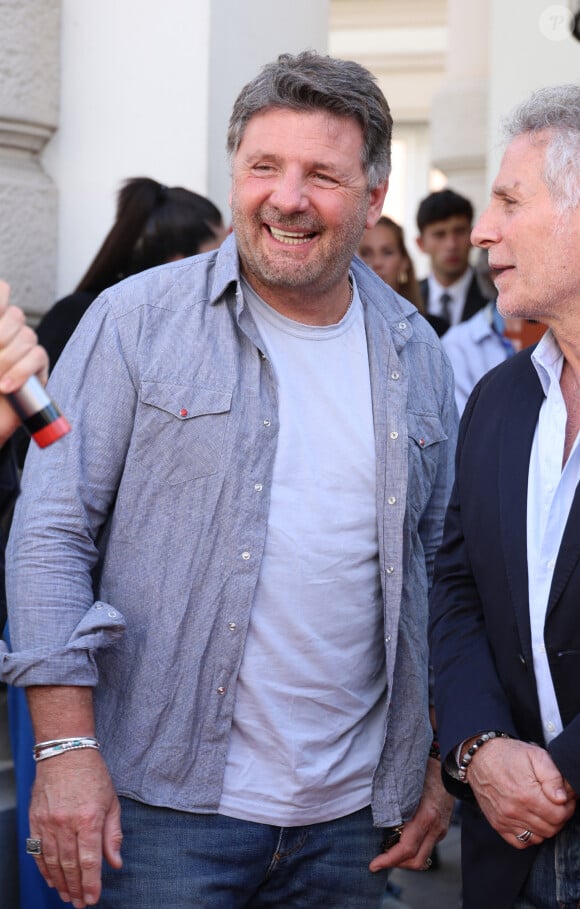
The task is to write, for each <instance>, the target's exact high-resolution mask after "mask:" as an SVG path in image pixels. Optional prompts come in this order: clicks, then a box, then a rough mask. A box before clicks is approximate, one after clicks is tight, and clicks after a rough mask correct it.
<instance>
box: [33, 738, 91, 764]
mask: <svg viewBox="0 0 580 909" xmlns="http://www.w3.org/2000/svg"><path fill="white" fill-rule="evenodd" d="M81 748H96V749H97V751H100V748H101V746H100V745H99V743H98V742H97V740H96V739H93V738H91V737H90V736H84V735H81V736H77V737H76V738H70V739H51V740H50V741H49V742H39V743H38V744H37V745H35V746H34V748H33V749H32V757H33V758H34V760H35V761H36V762H37V763H38V761H46V760H47V759H48V758H51V757H56V755H57V754H64V753H65V751H79V750H80V749H81Z"/></svg>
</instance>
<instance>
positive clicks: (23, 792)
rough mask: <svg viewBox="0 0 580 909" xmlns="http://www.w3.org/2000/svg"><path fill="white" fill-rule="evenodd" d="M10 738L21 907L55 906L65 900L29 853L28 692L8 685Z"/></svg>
mask: <svg viewBox="0 0 580 909" xmlns="http://www.w3.org/2000/svg"><path fill="white" fill-rule="evenodd" d="M8 703H9V716H10V738H11V741H12V753H13V756H14V770H15V774H16V817H17V837H18V842H17V847H18V877H19V885H20V902H19V904H18V905H19V909H56V907H59V906H61V907H62V906H65V905H69V904H66V903H63V902H62V900H61V899H60V897H59V895H58V893H57V892H56V890H52V889H51V888H50V887H49V886H48V885H47V884H46V882H45V880H44V878H43V877H42V875H41V874H40V872H39V870H38V868H37V867H36V862H35V860H34V859H33V858H32V856H31V855H27V854H26V849H25V843H26V837H28V836H30V826H29V823H28V805H29V803H30V793H31V791H32V784H33V783H34V775H35V774H34V771H35V765H34V761H33V759H32V746H33V745H34V736H33V732H32V724H31V722H30V715H29V713H28V705H27V703H26V695H25V693H24V691H23V689H21V688H12V687H9V688H8Z"/></svg>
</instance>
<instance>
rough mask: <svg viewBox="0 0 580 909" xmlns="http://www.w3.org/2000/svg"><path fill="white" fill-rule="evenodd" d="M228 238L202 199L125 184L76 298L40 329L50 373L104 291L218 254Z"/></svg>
mask: <svg viewBox="0 0 580 909" xmlns="http://www.w3.org/2000/svg"><path fill="white" fill-rule="evenodd" d="M225 233H226V231H225V228H224V224H223V221H222V216H221V213H220V211H219V209H218V208H217V207H216V206H215V205H214V204H213V202H210V200H209V199H206V198H205V197H204V196H200V195H198V193H194V192H192V191H191V190H188V189H183V188H182V187H181V186H173V187H169V186H164V185H163V184H162V183H158V182H157V181H156V180H152V179H150V178H149V177H133V178H131V179H129V180H126V181H125V183H124V184H123V186H122V188H121V190H120V192H119V195H118V201H117V214H116V218H115V223H114V224H113V226H112V227H111V229H110V231H109V233H108V234H107V236H106V237H105V240H104V241H103V244H102V246H101V248H100V249H99V251H98V253H97V255H96V256H95V258H94V259H93V261H92V263H91V264H90V265H89V268H88V269H87V272H86V274H85V275H84V277H83V278H82V279H81V280H80V281H79V283H78V285H77V287H76V290H75V291H74V293H72V294H71V295H70V296H68V297H64V299H62V300H59V301H58V303H55V305H54V306H53V307H52V309H50V310H49V311H48V312H47V313H46V315H45V316H44V317H43V319H42V320H41V322H40V324H39V325H38V328H37V334H38V337H39V339H40V343H41V344H42V345H43V347H45V348H46V350H47V351H48V355H49V357H50V365H51V368H52V367H53V366H54V364H55V363H56V361H57V360H58V358H59V356H60V355H61V353H62V351H63V349H64V347H65V344H66V343H67V341H68V339H69V338H70V336H71V335H72V333H73V331H74V330H75V328H76V327H77V325H78V323H79V322H80V320H81V317H82V316H83V315H84V313H85V311H86V310H87V309H88V307H89V306H90V304H91V303H92V302H93V300H94V299H95V297H97V296H98V295H99V294H100V293H101V291H103V290H105V288H107V287H111V286H112V285H113V284H116V283H117V282H118V281H120V280H121V279H122V278H127V277H129V275H135V274H137V273H138V272H141V271H145V269H147V268H154V267H155V266H156V265H162V264H163V263H165V262H172V261H175V260H176V259H182V258H186V257H187V256H193V255H195V254H196V253H201V252H207V251H208V250H210V249H215V248H216V247H217V246H219V245H220V243H221V242H222V240H223V239H224V237H225Z"/></svg>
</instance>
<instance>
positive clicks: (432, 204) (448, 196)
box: [417, 189, 488, 327]
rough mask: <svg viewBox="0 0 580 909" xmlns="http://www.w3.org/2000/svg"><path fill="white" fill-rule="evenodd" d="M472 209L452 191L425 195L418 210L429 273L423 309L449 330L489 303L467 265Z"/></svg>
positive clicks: (420, 240)
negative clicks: (441, 321) (442, 321)
mask: <svg viewBox="0 0 580 909" xmlns="http://www.w3.org/2000/svg"><path fill="white" fill-rule="evenodd" d="M472 222H473V206H472V204H471V202H470V201H469V199H466V198H465V196H460V195H459V193H456V192H454V191H453V190H452V189H443V190H441V191H440V192H435V193H431V194H430V195H429V196H427V197H426V198H425V199H423V201H422V202H421V204H420V205H419V209H418V211H417V227H418V228H419V236H418V237H417V245H418V247H419V249H420V250H421V252H423V253H425V255H427V256H429V259H430V261H431V273H430V275H429V277H427V278H424V279H423V281H421V283H420V288H421V294H422V296H423V301H424V303H425V309H426V311H427V313H429V315H431V316H437V317H438V318H439V319H442V320H444V324H445V323H446V324H447V326H448V327H449V326H450V325H457V324H458V323H459V322H463V321H465V320H466V319H469V318H471V316H473V315H475V313H476V312H477V311H478V310H480V309H481V308H482V307H483V306H485V304H486V303H487V302H488V301H487V299H486V297H485V296H484V294H483V293H482V291H481V288H480V286H479V283H478V280H477V277H476V274H475V271H474V269H473V268H472V267H471V266H470V264H469V253H470V250H471V240H470V234H471V226H472Z"/></svg>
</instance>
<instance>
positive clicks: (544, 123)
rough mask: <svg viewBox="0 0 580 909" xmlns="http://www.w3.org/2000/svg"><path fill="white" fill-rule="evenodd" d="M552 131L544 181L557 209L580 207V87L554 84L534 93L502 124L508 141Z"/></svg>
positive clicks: (575, 84)
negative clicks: (526, 135)
mask: <svg viewBox="0 0 580 909" xmlns="http://www.w3.org/2000/svg"><path fill="white" fill-rule="evenodd" d="M544 131H549V137H548V146H547V149H546V160H545V165H544V180H545V182H546V186H547V187H548V189H549V191H550V195H551V196H552V199H553V200H554V202H555V204H556V206H557V207H558V209H559V210H560V211H561V212H562V213H564V212H569V211H573V210H574V209H576V208H578V206H579V205H580V84H578V83H569V84H565V85H552V86H547V87H546V88H540V89H538V90H537V91H535V92H534V93H533V94H532V95H531V97H530V98H528V100H527V101H524V102H523V103H522V104H520V105H518V107H516V108H515V110H514V111H513V112H512V113H511V114H510V115H509V117H507V118H506V120H505V121H504V124H503V132H504V136H505V138H506V139H507V140H508V141H511V140H512V139H515V138H517V136H521V135H524V134H530V136H531V138H532V140H533V137H534V136H537V135H538V133H541V132H544Z"/></svg>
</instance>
